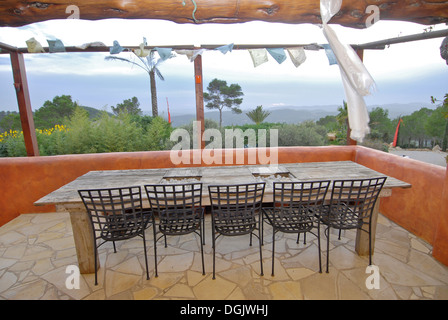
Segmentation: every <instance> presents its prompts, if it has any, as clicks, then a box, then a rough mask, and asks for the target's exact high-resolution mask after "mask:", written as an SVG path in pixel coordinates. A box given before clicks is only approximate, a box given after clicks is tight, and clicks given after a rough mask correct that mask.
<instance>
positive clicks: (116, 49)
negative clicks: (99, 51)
mask: <svg viewBox="0 0 448 320" xmlns="http://www.w3.org/2000/svg"><path fill="white" fill-rule="evenodd" d="M123 50H124V48H123V47H122V46H120V44H119V43H118V41H117V40H114V45H113V46H112V47H111V48H110V54H119V53H120V52H122V51H123Z"/></svg>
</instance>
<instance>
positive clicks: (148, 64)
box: [105, 46, 165, 117]
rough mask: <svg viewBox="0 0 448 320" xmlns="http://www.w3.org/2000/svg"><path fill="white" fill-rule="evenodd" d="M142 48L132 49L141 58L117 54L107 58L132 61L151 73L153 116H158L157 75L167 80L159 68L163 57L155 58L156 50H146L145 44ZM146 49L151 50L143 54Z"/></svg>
mask: <svg viewBox="0 0 448 320" xmlns="http://www.w3.org/2000/svg"><path fill="white" fill-rule="evenodd" d="M140 47H141V48H140V49H138V50H136V51H138V53H139V54H137V53H136V51H132V53H133V54H134V55H135V56H136V57H137V58H138V59H139V60H137V62H136V61H132V60H131V59H126V58H122V57H116V56H107V57H106V58H105V59H106V60H118V61H124V62H128V63H131V64H133V65H136V66H138V67H140V68H142V69H143V70H145V71H146V72H147V73H148V75H149V81H150V86H151V105H152V116H153V117H157V116H158V115H159V111H158V107H157V89H156V77H155V75H156V74H157V76H158V77H159V79H160V80H162V81H163V80H165V78H164V77H163V75H162V73H161V72H160V70H159V69H158V65H159V64H160V63H161V62H162V61H163V60H162V59H158V60H156V59H155V58H154V51H149V50H144V48H143V46H140ZM144 51H149V53H148V54H147V55H145V54H142V53H143V52H144Z"/></svg>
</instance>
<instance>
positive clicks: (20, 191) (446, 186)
mask: <svg viewBox="0 0 448 320" xmlns="http://www.w3.org/2000/svg"><path fill="white" fill-rule="evenodd" d="M238 152H241V150H232V153H233V156H234V157H233V159H234V160H233V164H234V165H238V164H240V163H237V158H236V154H237V153H238ZM242 152H244V154H245V161H246V162H247V160H248V152H250V149H249V150H248V149H244V150H242ZM222 157H223V159H224V157H225V154H224V153H223V154H222ZM346 160H351V161H356V162H358V163H360V164H362V165H365V166H367V167H369V168H372V169H374V170H376V171H379V172H382V173H384V174H386V175H389V176H392V177H395V178H397V179H400V180H403V181H406V182H409V183H411V184H412V188H410V189H403V190H398V189H396V190H394V191H393V193H392V197H390V198H383V199H382V201H381V208H380V211H381V212H382V213H383V214H384V215H386V216H387V217H388V218H390V219H391V220H393V221H394V222H396V223H398V224H399V225H401V226H403V227H404V228H405V229H407V230H409V231H410V232H412V233H414V234H415V235H417V236H419V237H421V238H423V239H424V240H426V241H428V242H429V243H431V244H432V245H433V252H434V256H435V257H436V258H437V259H439V260H440V261H442V262H443V263H445V264H447V265H448V216H447V215H448V202H447V201H448V175H447V173H446V169H445V168H443V167H440V166H435V165H430V164H425V163H422V162H419V161H415V160H411V159H404V158H402V157H399V156H395V155H391V154H388V153H385V152H381V151H377V150H373V149H369V148H364V147H360V146H326V147H290V148H279V150H278V161H279V163H291V162H313V161H346ZM257 162H259V159H257ZM199 165H203V164H201V163H199V164H198V163H196V164H195V163H194V161H193V158H192V157H191V158H190V164H182V163H180V164H178V165H173V163H172V161H171V158H170V151H156V152H127V153H107V154H87V155H64V156H51V157H29V158H0V182H1V185H2V193H1V196H0V208H1V209H0V210H1V211H0V225H3V224H5V223H7V222H8V221H10V220H12V219H14V218H15V217H17V216H18V215H20V214H22V213H32V212H50V211H54V210H55V208H54V207H53V206H43V207H37V206H34V205H33V203H34V202H35V201H36V200H38V199H40V198H41V197H43V196H45V195H46V194H48V193H50V192H51V191H53V190H56V189H57V188H59V187H61V186H63V185H64V184H66V183H68V182H70V181H72V180H74V179H76V178H77V177H78V176H80V175H83V174H85V173H87V172H89V171H91V170H117V169H144V168H167V167H175V166H199ZM221 165H225V161H224V160H223V161H222V164H221ZM226 165H227V164H226Z"/></svg>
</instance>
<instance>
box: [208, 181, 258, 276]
mask: <svg viewBox="0 0 448 320" xmlns="http://www.w3.org/2000/svg"><path fill="white" fill-rule="evenodd" d="M265 185H266V183H264V182H260V183H248V184H236V185H209V187H208V191H209V196H210V205H211V212H212V230H213V235H212V240H213V244H212V246H213V279H215V253H216V239H217V238H218V237H219V236H220V235H223V236H241V235H246V234H250V245H252V234H254V231H255V230H257V229H258V235H255V236H257V237H258V242H259V247H260V270H261V275H263V256H262V250H261V245H262V244H261V241H262V238H261V220H262V219H261V206H262V201H263V195H264V190H265ZM257 225H258V227H257Z"/></svg>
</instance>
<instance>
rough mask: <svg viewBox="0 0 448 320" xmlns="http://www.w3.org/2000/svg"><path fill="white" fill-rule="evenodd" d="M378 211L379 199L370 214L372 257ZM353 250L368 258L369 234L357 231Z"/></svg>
mask: <svg viewBox="0 0 448 320" xmlns="http://www.w3.org/2000/svg"><path fill="white" fill-rule="evenodd" d="M379 209H380V198H378V200H377V201H376V204H375V207H374V208H373V212H372V220H371V223H372V225H371V233H372V234H371V237H372V238H371V240H372V256H373V253H374V248H375V235H376V225H377V221H378V213H379ZM355 250H356V252H357V253H358V255H360V256H368V255H369V234H368V233H367V232H364V231H361V230H359V229H358V230H357V233H356V243H355Z"/></svg>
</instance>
